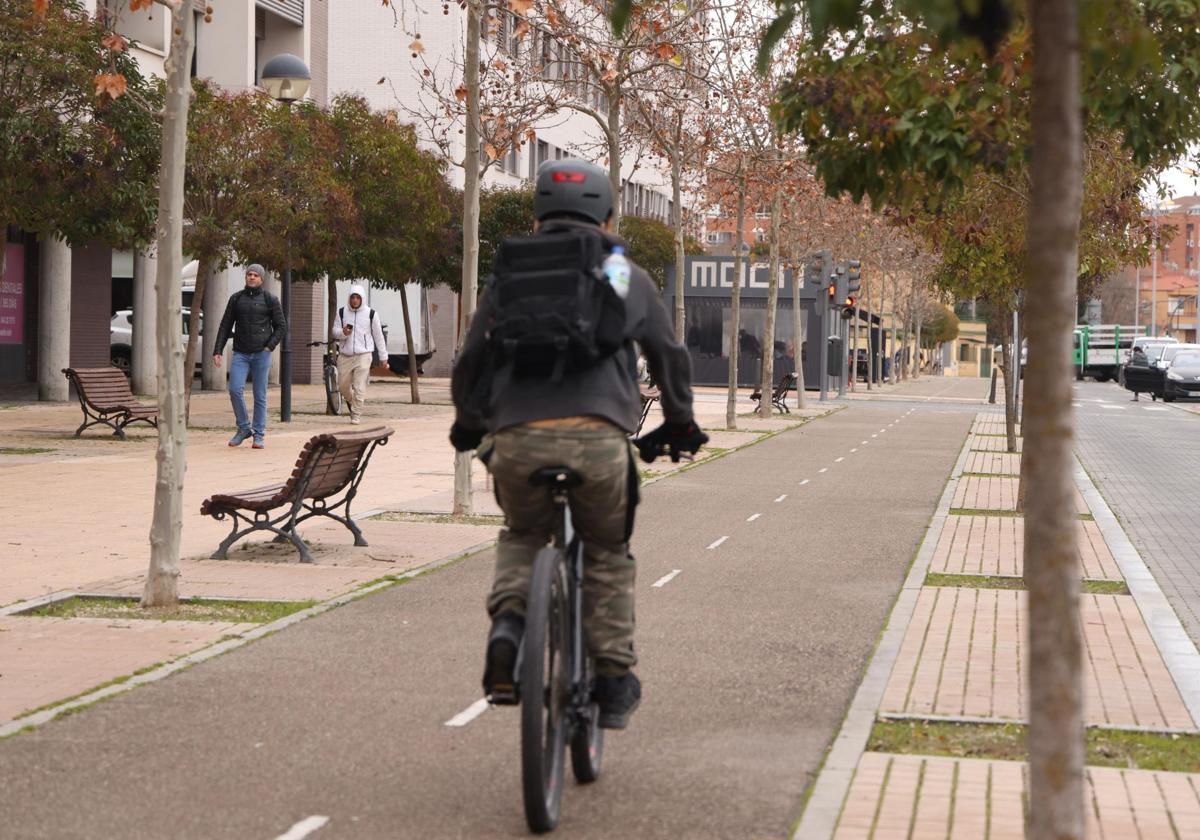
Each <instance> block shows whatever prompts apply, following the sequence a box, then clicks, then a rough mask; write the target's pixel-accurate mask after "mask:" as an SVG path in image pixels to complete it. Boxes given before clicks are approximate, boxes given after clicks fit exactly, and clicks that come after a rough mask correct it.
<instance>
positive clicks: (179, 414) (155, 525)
mask: <svg viewBox="0 0 1200 840" xmlns="http://www.w3.org/2000/svg"><path fill="white" fill-rule="evenodd" d="M170 9H171V50H170V52H169V53H168V55H167V60H166V65H165V69H166V72H167V89H166V96H165V98H164V101H163V124H162V162H161V163H160V164H159V178H158V190H159V192H158V225H157V227H158V230H157V252H158V276H157V278H156V281H155V285H156V286H157V290H158V307H157V328H158V413H159V416H158V454H157V461H158V471H157V475H156V477H155V482H154V515H153V519H152V521H151V525H150V568H149V569H148V570H147V572H146V587H145V590H144V591H143V592H142V606H144V607H164V606H171V605H173V604H177V603H179V586H178V584H179V544H180V539H181V536H182V525H183V475H184V470H185V469H186V466H187V465H186V463H185V457H186V452H187V424H186V422H185V417H184V412H185V407H184V406H185V398H184V391H183V387H184V386H183V381H182V380H183V369H182V367H183V365H182V363H183V347H182V346H181V345H182V340H181V336H180V335H179V323H180V319H181V317H182V312H181V309H182V302H181V298H182V288H181V283H182V280H181V279H180V271H181V269H182V268H183V253H182V252H183V180H184V163H185V158H186V155H187V114H188V101H189V97H190V95H191V83H190V80H189V78H188V76H189V72H188V71H189V69H190V68H191V65H192V43H193V41H192V26H193V23H192V6H191V3H186V2H184V0H173V2H171V4H170ZM197 279H199V278H197Z"/></svg>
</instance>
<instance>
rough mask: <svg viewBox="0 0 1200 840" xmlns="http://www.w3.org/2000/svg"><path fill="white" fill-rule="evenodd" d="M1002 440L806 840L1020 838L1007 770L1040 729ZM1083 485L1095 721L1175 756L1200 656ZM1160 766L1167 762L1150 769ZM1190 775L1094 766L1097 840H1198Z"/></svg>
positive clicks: (1196, 789)
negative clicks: (1030, 725)
mask: <svg viewBox="0 0 1200 840" xmlns="http://www.w3.org/2000/svg"><path fill="white" fill-rule="evenodd" d="M997 429H998V430H999V431H998V432H997V431H996V430H997ZM1002 433H1003V416H1002V415H1000V414H995V413H981V414H980V415H978V417H977V418H976V421H975V422H974V424H973V426H972V431H971V434H970V435H969V436H968V438H967V440H966V442H965V443H964V446H963V451H962V454H961V456H960V458H959V461H958V464H957V465H956V468H955V471H954V473H953V474H952V476H951V481H950V484H949V486H948V487H947V489H946V492H945V494H944V496H943V499H942V505H941V506H940V507H939V510H938V513H937V514H935V517H934V520H933V522H932V524H931V528H930V532H929V534H928V536H927V538H926V544H925V547H923V548H922V550H921V552H920V553H919V555H918V559H917V562H916V564H915V566H914V569H913V571H912V572H911V574H910V578H909V583H908V584H906V587H905V590H904V592H903V593H902V595H901V597H900V600H899V601H898V603H897V607H896V609H895V611H894V612H893V615H892V620H891V623H890V624H889V626H888V628H887V630H886V631H885V634H884V638H883V641H881V644H880V649H879V653H877V654H876V661H875V662H873V663H872V664H871V666H870V668H869V669H868V672H867V677H866V679H865V680H864V683H863V686H862V687H860V689H859V694H858V697H856V700H855V706H854V707H852V709H851V712H850V714H849V715H848V716H847V723H846V724H845V725H844V727H843V730H842V733H841V734H840V735H839V737H838V739H837V741H836V742H835V744H834V747H833V749H832V751H831V753H830V756H829V758H828V759H827V762H826V767H825V770H824V771H823V773H822V776H821V777H820V778H819V779H818V781H817V783H816V787H815V789H814V792H813V796H812V798H811V799H810V802H809V804H808V806H807V809H806V812H805V814H804V816H803V818H802V820H801V822H800V823H799V824H798V828H797V830H796V833H795V834H794V835H793V836H795V837H803V838H804V840H810V838H812V840H821V839H822V838H829V837H834V838H836V840H858V838H863V840H885V838H913V837H939V838H941V837H948V838H960V837H961V838H976V837H989V838H993V839H994V838H1008V837H1011V838H1019V837H1023V836H1024V814H1025V809H1026V807H1027V791H1026V778H1025V775H1026V771H1025V765H1024V764H1023V763H1021V762H1016V761H1012V760H1011V758H1012V757H1013V756H1015V755H1022V754H1023V751H1024V746H1023V740H1022V739H1023V737H1024V734H1023V727H1024V724H1026V723H1027V721H1028V716H1029V709H1028V702H1029V691H1028V684H1027V683H1028V651H1027V645H1028V639H1027V633H1028V629H1027V627H1026V626H1025V622H1026V620H1027V614H1028V610H1027V593H1026V591H1025V590H1024V583H1023V580H1022V574H1023V571H1024V569H1023V562H1022V561H1023V543H1024V520H1023V518H1022V517H1021V515H1020V513H1019V512H1018V511H1017V510H1016V502H1017V492H1018V488H1019V478H1018V476H1019V473H1020V456H1019V455H1018V454H1015V453H1009V452H1007V451H1006V450H1007V439H1006V438H1005V437H1004V436H1003V435H1002ZM1019 444H1020V439H1019V438H1018V447H1017V448H1018V450H1019V449H1020V446H1019ZM1077 479H1078V481H1079V486H1078V487H1077V488H1076V494H1075V503H1076V510H1077V511H1078V513H1079V514H1080V519H1079V521H1078V523H1077V528H1078V535H1077V536H1078V540H1077V544H1078V551H1079V560H1080V573H1081V578H1082V583H1081V586H1082V593H1081V596H1080V614H1081V621H1082V629H1083V641H1084V719H1085V723H1086V725H1087V726H1088V727H1089V731H1091V732H1097V733H1102V734H1103V733H1111V734H1112V735H1113V737H1120V734H1121V733H1122V732H1124V733H1132V732H1136V733H1141V734H1139V735H1138V736H1137V737H1143V738H1147V739H1151V740H1153V739H1155V738H1159V739H1167V740H1166V741H1165V742H1164V743H1167V744H1168V747H1167V749H1168V751H1169V744H1170V743H1173V742H1175V740H1176V739H1178V738H1180V737H1182V738H1189V739H1190V738H1197V737H1200V734H1198V733H1200V727H1198V723H1200V721H1198V720H1197V717H1196V715H1197V709H1196V708H1194V707H1195V702H1194V698H1195V697H1196V690H1197V682H1200V667H1197V666H1200V654H1197V652H1196V650H1195V648H1194V646H1192V645H1191V644H1190V642H1187V641H1186V639H1184V641H1183V642H1181V641H1180V637H1181V636H1182V633H1174V634H1172V633H1164V632H1163V631H1162V630H1161V629H1160V628H1159V625H1160V624H1164V623H1166V624H1170V622H1164V616H1163V615H1162V613H1161V605H1162V603H1163V601H1162V599H1161V593H1158V597H1157V598H1156V597H1154V595H1153V592H1158V590H1157V587H1156V585H1155V584H1154V583H1153V578H1152V577H1150V576H1149V575H1148V574H1145V573H1144V572H1145V569H1144V566H1143V565H1142V564H1141V561H1140V559H1139V558H1137V557H1136V552H1134V553H1133V554H1132V556H1131V551H1130V549H1129V547H1128V540H1127V539H1125V537H1124V534H1122V533H1120V532H1119V526H1116V524H1115V521H1114V520H1113V518H1112V515H1111V513H1110V512H1109V511H1108V509H1107V507H1106V506H1105V505H1104V502H1103V501H1102V500H1101V499H1100V496H1099V494H1098V493H1097V492H1096V490H1095V489H1094V487H1093V485H1092V484H1091V480H1090V479H1089V478H1088V477H1087V475H1086V474H1085V473H1083V471H1082V470H1080V471H1078V473H1077ZM1086 499H1092V500H1093V501H1094V503H1095V504H1097V505H1099V506H1100V507H1099V508H1098V510H1099V511H1101V512H1102V513H1103V516H1093V511H1092V510H1091V509H1089V506H1088V503H1087V501H1086ZM1113 528H1116V529H1117V530H1115V531H1114V530H1106V529H1113ZM1117 558H1122V559H1121V560H1120V562H1118V559H1117ZM1127 574H1131V575H1132V577H1131V578H1129V580H1127V578H1126V575H1127ZM1147 586H1149V587H1151V588H1152V592H1151V594H1147V592H1148V591H1149V590H1147V589H1146V588H1145V587H1147ZM1131 593H1132V594H1131ZM1184 648H1187V649H1186V650H1185V649H1184ZM897 726H899V727H902V728H901V729H900V730H894V729H892V730H889V729H888V727H897ZM881 727H882V728H881ZM930 727H940V728H938V729H937V736H936V737H925V739H924V740H922V739H921V738H920V737H915V736H914V737H911V738H909V739H908V740H905V739H904V738H897V737H891V736H888V734H887V733H889V732H893V733H894V732H895V731H900V732H902V733H906V734H909V735H911V734H912V733H914V732H923V731H925V730H924V729H923V728H925V729H927V728H930ZM973 738H978V739H981V740H979V741H973V740H972V739H973ZM1156 743H1158V742H1156ZM1189 743H1190V742H1189ZM1156 760H1157V761H1160V762H1162V761H1165V759H1163V758H1162V757H1161V756H1159V757H1156V758H1150V759H1147V761H1150V762H1153V761H1156ZM1178 769H1181V768H1179V767H1176V766H1174V765H1172V766H1171V768H1170V769H1166V768H1165V767H1164V766H1142V765H1140V764H1136V763H1131V764H1130V766H1129V767H1122V768H1121V769H1117V768H1115V767H1093V766H1089V767H1088V768H1087V796H1088V821H1089V836H1091V837H1106V838H1117V837H1119V838H1125V837H1138V838H1160V837H1164V838H1171V837H1175V838H1182V837H1200V775H1196V774H1191V773H1184V772H1171V770H1178ZM1182 769H1190V768H1187V767H1185V768H1182ZM1197 769H1200V768H1197Z"/></svg>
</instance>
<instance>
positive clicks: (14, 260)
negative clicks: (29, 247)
mask: <svg viewBox="0 0 1200 840" xmlns="http://www.w3.org/2000/svg"><path fill="white" fill-rule="evenodd" d="M4 254H5V260H4V276H3V278H0V344H21V343H22V342H24V340H25V247H24V246H23V245H12V244H9V245H8V246H7V247H6V248H5V251H4Z"/></svg>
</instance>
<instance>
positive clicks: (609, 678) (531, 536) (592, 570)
mask: <svg viewBox="0 0 1200 840" xmlns="http://www.w3.org/2000/svg"><path fill="white" fill-rule="evenodd" d="M533 206H534V216H535V218H536V220H537V221H536V223H535V226H534V231H535V236H534V237H531V238H529V239H527V240H522V241H521V242H520V243H519V244H520V247H522V248H524V249H525V250H524V251H522V252H520V253H523V254H529V253H532V254H533V258H532V259H525V261H524V262H523V263H522V262H521V261H520V260H519V259H518V258H517V257H513V259H512V264H513V265H524V266H526V267H527V268H528V266H530V265H533V266H535V267H536V266H539V265H543V266H544V264H545V263H546V260H548V259H549V258H548V257H547V258H546V259H544V260H542V261H541V262H539V257H538V253H539V252H538V251H537V248H538V246H539V244H543V245H544V248H545V249H546V252H547V253H549V252H551V251H554V249H556V248H562V247H566V246H572V247H574V243H575V241H576V240H577V239H578V240H582V241H583V242H584V245H583V246H581V247H582V251H581V252H582V253H584V254H585V255H588V254H592V255H593V256H594V258H595V260H596V262H595V263H594V264H593V265H592V266H591V268H590V271H588V270H584V271H580V272H576V273H575V274H571V275H563V277H564V278H565V279H561V280H560V281H559V282H562V283H572V282H575V277H576V275H578V276H579V277H580V278H582V279H580V280H579V282H580V283H581V284H586V283H588V282H591V283H600V284H602V285H603V288H602V289H601V292H602V293H603V294H605V295H608V294H609V292H608V283H609V281H610V280H613V275H612V274H610V275H609V276H608V278H607V279H606V278H605V275H604V274H602V273H600V265H599V263H600V262H603V263H604V265H605V267H607V266H609V263H608V262H607V261H606V260H608V259H612V254H613V252H614V249H622V250H623V246H624V243H623V242H622V241H621V240H620V239H618V238H617V237H616V236H615V235H613V234H612V215H613V195H612V190H611V189H610V187H609V181H608V175H607V173H606V172H604V171H603V170H602V169H600V168H599V167H597V166H595V165H593V164H590V163H587V162H585V161H581V160H575V159H570V158H568V159H564V160H557V161H548V162H547V163H545V164H543V165H542V166H541V167H540V168H539V170H538V175H537V182H536V191H535V194H534V205H533ZM592 240H594V241H595V246H596V247H595V249H594V250H589V248H590V245H589V244H588V243H590V242H591V241H592ZM508 245H509V242H508V241H506V243H505V245H504V246H502V247H501V250H500V253H499V254H498V255H497V272H496V276H495V277H493V281H492V283H491V285H490V286H489V288H488V290H487V291H486V292H485V293H484V294H483V296H482V297H481V298H480V301H479V309H478V311H477V312H476V313H475V316H474V319H473V320H472V322H471V326H470V330H469V332H468V335H467V340H466V342H465V344H464V345H463V348H462V351H461V353H460V356H459V359H458V360H457V362H456V364H455V367H454V374H453V379H452V387H451V390H452V394H453V397H454V405H455V408H456V419H455V422H454V425H453V427H452V428H451V431H450V441H451V443H452V444H453V445H454V448H455V449H457V450H459V451H462V452H465V451H470V450H472V449H477V448H478V449H479V457H480V459H481V460H482V461H484V463H486V464H487V466H488V469H489V470H490V472H491V473H492V476H493V479H494V483H495V489H496V498H497V500H498V502H499V504H500V507H501V508H502V509H503V511H504V516H505V526H506V527H505V528H504V529H503V530H502V531H501V532H500V538H499V542H498V544H497V548H496V573H495V582H494V585H493V587H492V592H491V595H490V596H489V598H488V601H487V610H488V613H489V614H490V615H491V617H492V628H491V632H490V633H489V635H488V643H487V655H486V665H485V671H484V693H485V695H488V696H491V695H493V694H494V693H495V692H496V691H497V690H501V689H505V690H511V688H512V683H513V681H514V677H513V668H514V664H515V661H516V656H517V650H518V648H519V645H520V640H521V636H522V633H523V631H524V615H525V603H526V600H527V596H528V592H529V584H530V575H531V570H532V563H533V559H534V556H535V554H536V553H537V551H538V549H540V548H542V547H543V546H545V545H546V543H547V542H548V540H549V539H550V535H551V529H552V527H553V524H554V518H553V517H554V508H553V504H552V501H551V497H550V494H549V492H548V491H547V489H546V488H545V487H537V486H534V485H533V484H531V482H530V476H531V475H532V474H533V473H534V472H535V471H536V470H538V469H540V468H543V467H548V466H564V467H568V468H570V469H572V470H574V471H576V472H577V473H579V474H580V475H581V476H582V477H583V483H582V484H581V485H580V486H578V487H576V488H574V489H573V490H572V491H571V498H570V510H571V517H572V521H573V523H574V527H575V529H576V532H577V533H578V534H579V536H580V538H581V539H582V540H583V544H584V567H585V568H584V583H583V600H584V603H583V623H584V631H585V635H586V637H587V645H588V649H589V651H590V653H591V655H592V657H593V658H594V660H595V665H596V675H597V676H596V681H595V686H594V690H593V696H594V698H595V701H596V703H597V705H598V706H599V709H600V719H599V720H600V725H601V726H602V727H604V728H607V729H623V728H625V726H626V725H627V723H628V720H629V716H630V714H631V713H632V712H633V710H634V709H635V708H637V706H638V703H639V702H640V700H641V684H640V682H639V681H638V678H637V676H636V675H635V674H634V673H633V671H632V668H633V667H634V665H635V664H636V663H637V657H636V655H635V653H634V645H633V631H634V608H633V607H634V603H633V602H634V593H633V586H634V577H635V563H634V558H633V555H631V554H630V553H629V538H630V536H631V534H632V532H633V519H634V508H635V506H636V505H637V502H638V484H639V477H638V470H637V467H636V465H635V460H634V454H633V448H632V447H631V445H630V442H629V437H628V436H629V434H631V433H633V432H634V430H635V429H636V428H637V426H638V420H639V415H640V408H641V399H640V396H639V391H638V384H637V357H638V350H639V349H640V351H641V352H642V353H643V354H645V356H646V359H647V361H648V363H649V368H650V372H651V374H652V376H653V377H654V381H655V382H656V383H657V385H658V388H659V391H660V392H661V400H662V408H663V413H664V415H665V417H666V422H664V423H663V424H662V425H661V426H660V427H659V428H658V429H655V430H654V431H653V432H650V433H649V434H647V435H645V436H644V437H643V438H642V442H643V444H644V445H645V447H646V450H645V451H647V452H649V451H655V452H657V451H659V450H661V449H663V448H666V449H669V450H670V452H671V455H672V457H673V458H674V459H675V460H678V457H679V453H680V452H694V451H695V450H696V449H697V448H699V446H700V445H702V444H703V443H705V442H706V441H707V439H708V438H707V436H706V435H704V433H703V432H701V431H700V429H699V427H698V426H697V425H696V423H695V421H694V420H693V417H692V389H691V362H690V358H689V356H688V352H687V350H686V349H685V348H684V347H683V346H682V345H680V344H678V343H677V342H676V341H675V336H674V331H673V330H672V327H671V321H670V318H669V316H668V314H667V311H666V308H665V307H664V306H663V303H662V301H661V299H660V298H659V295H658V291H657V289H656V288H655V287H654V284H653V282H652V281H651V280H650V277H649V275H648V274H647V273H646V272H645V271H644V270H643V269H642V268H640V267H639V266H637V265H634V264H633V263H630V262H628V261H626V262H623V263H621V265H622V266H627V270H625V269H619V270H618V272H617V276H616V279H615V280H613V283H612V286H613V288H614V289H615V291H616V293H617V295H618V297H619V298H620V301H619V302H618V303H617V305H616V307H615V309H614V308H613V307H612V306H608V311H610V312H611V311H617V312H618V313H619V314H620V319H621V323H620V324H619V325H618V330H617V332H616V335H617V337H618V338H617V340H616V341H614V342H612V343H613V344H614V345H615V347H616V349H615V351H614V352H609V353H608V354H607V355H605V354H604V353H599V354H597V358H596V360H595V361H594V363H592V364H590V366H588V365H580V364H578V363H575V364H565V363H564V361H563V358H559V359H558V360H557V361H555V360H554V358H553V357H554V355H555V351H553V350H548V351H546V352H545V353H543V354H542V355H543V357H544V358H543V361H544V362H545V364H544V366H543V368H542V369H541V371H540V373H529V372H525V373H522V372H521V365H522V361H521V360H520V358H519V356H520V354H519V352H513V353H512V354H506V353H505V352H504V349H505V348H516V347H517V345H518V340H517V339H513V338H505V339H503V340H500V338H499V337H500V336H501V335H503V336H509V335H512V334H514V330H513V329H510V328H511V327H512V325H513V323H515V322H516V321H517V320H519V319H514V318H512V317H510V316H509V314H508V313H510V312H511V311H512V310H511V307H512V306H513V305H514V304H513V303H512V299H513V296H514V293H511V292H506V291H503V290H505V289H508V288H510V286H507V285H505V283H507V280H506V279H505V274H504V271H505V265H506V264H507V263H508V258H507V257H506V256H504V255H505V252H506V248H507V247H508ZM513 253H517V251H516V248H515V247H514V248H513ZM617 253H618V254H619V253H621V250H618V251H617ZM514 273H516V274H519V273H520V271H519V269H514ZM549 274H550V273H549V272H547V271H542V272H541V274H540V275H538V273H537V272H536V271H532V272H530V274H529V275H528V277H527V278H522V277H518V278H517V280H518V281H520V280H525V279H528V282H529V283H531V284H533V285H536V284H537V283H538V282H543V283H544V282H547V281H546V279H545V278H546V277H547V276H548V275H549ZM535 275H536V276H535ZM555 276H556V277H558V275H555ZM529 278H532V279H529ZM626 278H627V280H626ZM626 282H627V283H628V286H627V287H626V286H625V283H626ZM541 288H542V290H543V292H545V291H546V288H545V286H542V287H541ZM570 288H574V287H573V286H572V287H570ZM580 288H581V289H584V290H585V291H586V290H587V289H589V288H591V287H588V286H586V285H581V286H580ZM498 290H500V291H498ZM622 293H623V294H622ZM582 294H583V293H581V297H582ZM567 299H568V300H570V299H571V295H567ZM518 303H519V301H518ZM622 303H623V306H622V305H621V304H622ZM608 304H611V300H609V301H608ZM608 304H606V305H608ZM506 307H507V308H506ZM526 311H527V312H528V311H529V310H526ZM530 317H532V318H534V319H536V317H537V313H536V311H535V312H534V313H533V314H532V315H530V316H526V320H528V319H529V318H530ZM585 320H586V319H585ZM575 338H576V339H577V338H578V337H577V336H576V337H575ZM505 341H507V342H508V343H507V344H506V343H504V342H505ZM566 343H567V342H566V339H562V340H560V341H558V342H557V343H555V344H553V345H552V346H554V347H558V348H559V350H558V353H559V356H560V357H562V356H563V353H564V352H565V351H564V350H563V348H564V347H565V346H566ZM498 348H499V349H498ZM510 356H512V357H514V358H510ZM498 357H499V358H498ZM524 363H525V364H526V366H527V367H529V368H531V369H534V368H537V365H536V364H534V365H529V364H528V363H529V359H528V358H526V359H525V362H524ZM564 371H566V372H565V373H564ZM485 434H486V437H485ZM643 457H645V456H643ZM651 459H652V456H651Z"/></svg>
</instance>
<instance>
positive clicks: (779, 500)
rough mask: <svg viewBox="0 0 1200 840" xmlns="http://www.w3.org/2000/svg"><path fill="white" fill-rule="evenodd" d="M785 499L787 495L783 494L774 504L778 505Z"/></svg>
mask: <svg viewBox="0 0 1200 840" xmlns="http://www.w3.org/2000/svg"><path fill="white" fill-rule="evenodd" d="M786 498H787V493H784V494H783V495H782V496H780V497H779V498H778V499H776V500H775V502H776V504H778V503H779V502H782V501H783V500H784V499H786Z"/></svg>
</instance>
